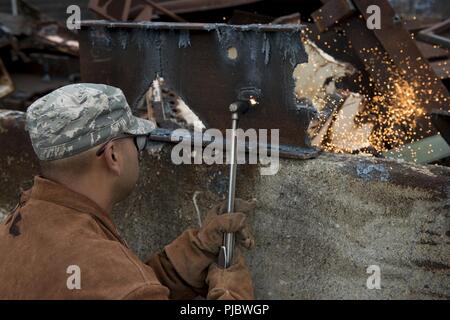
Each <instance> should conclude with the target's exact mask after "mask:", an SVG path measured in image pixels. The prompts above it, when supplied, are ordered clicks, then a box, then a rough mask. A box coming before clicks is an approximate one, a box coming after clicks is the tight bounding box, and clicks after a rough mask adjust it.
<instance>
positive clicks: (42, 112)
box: [27, 83, 155, 161]
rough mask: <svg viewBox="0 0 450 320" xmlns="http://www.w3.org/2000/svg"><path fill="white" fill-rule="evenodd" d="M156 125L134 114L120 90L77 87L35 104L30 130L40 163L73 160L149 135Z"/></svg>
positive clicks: (29, 119)
mask: <svg viewBox="0 0 450 320" xmlns="http://www.w3.org/2000/svg"><path fill="white" fill-rule="evenodd" d="M154 128H155V125H154V124H153V123H152V122H150V121H148V120H144V119H141V118H138V117H135V116H133V115H132V113H131V109H130V107H129V105H128V103H127V101H126V98H125V96H124V94H123V92H122V90H120V89H119V88H115V87H112V86H108V85H104V84H94V83H78V84H71V85H68V86H64V87H61V88H59V89H56V90H55V91H53V92H51V93H49V94H47V95H45V96H44V97H42V98H40V99H38V100H36V101H35V102H34V103H33V104H32V105H31V106H30V107H29V108H28V110H27V130H28V132H29V134H30V137H31V142H32V144H33V148H34V151H35V152H36V154H37V156H38V158H39V159H40V160H46V161H49V160H57V159H62V158H66V157H70V156H73V155H75V154H78V153H80V152H83V151H86V150H88V149H90V148H92V147H94V146H97V145H99V144H102V143H104V142H106V141H108V140H109V139H111V138H114V137H116V136H118V135H122V134H131V135H142V134H148V133H150V132H151V131H152V130H153V129H154Z"/></svg>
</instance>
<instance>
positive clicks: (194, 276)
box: [164, 199, 255, 289]
mask: <svg viewBox="0 0 450 320" xmlns="http://www.w3.org/2000/svg"><path fill="white" fill-rule="evenodd" d="M225 208H226V203H225V202H224V203H222V204H220V205H216V206H215V207H213V208H212V209H211V210H209V211H208V214H207V216H206V219H205V221H204V223H203V224H202V227H201V228H200V229H188V230H186V231H185V232H183V233H182V234H181V235H180V236H179V237H178V238H177V239H175V240H174V241H173V242H172V243H170V244H169V245H167V246H166V247H165V248H164V251H165V253H166V255H167V257H168V259H169V260H170V262H171V264H172V265H173V267H174V268H175V269H176V271H177V273H178V274H179V275H180V276H181V278H182V279H183V280H184V281H185V282H186V283H188V284H189V285H190V286H192V287H193V288H197V289H201V288H204V287H205V279H206V275H207V273H208V267H209V265H210V264H211V263H213V262H216V261H217V259H218V256H217V255H218V252H219V248H220V247H221V246H222V241H223V234H224V233H226V232H233V233H236V247H238V246H239V245H241V246H243V247H245V248H247V249H250V248H252V247H253V245H254V243H255V242H254V239H253V236H252V234H251V231H250V228H249V226H248V224H247V222H246V214H249V213H251V212H252V211H253V210H254V208H255V203H254V202H248V201H244V200H241V199H236V200H235V210H234V211H236V213H232V214H225V215H221V213H223V212H225Z"/></svg>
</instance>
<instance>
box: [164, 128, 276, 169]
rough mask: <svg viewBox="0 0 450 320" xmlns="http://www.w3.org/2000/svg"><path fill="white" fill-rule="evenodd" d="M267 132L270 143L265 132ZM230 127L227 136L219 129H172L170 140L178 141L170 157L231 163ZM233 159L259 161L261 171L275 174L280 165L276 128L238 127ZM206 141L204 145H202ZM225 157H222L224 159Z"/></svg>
mask: <svg viewBox="0 0 450 320" xmlns="http://www.w3.org/2000/svg"><path fill="white" fill-rule="evenodd" d="M269 134H270V144H269V143H268V136H269ZM232 139H233V131H232V130H231V129H227V130H226V139H224V137H223V134H222V132H221V131H220V130H218V129H208V130H205V131H197V130H196V131H194V133H193V134H191V133H190V131H188V130H186V129H177V130H174V131H173V132H172V134H171V140H172V141H179V143H178V144H177V145H175V146H174V147H173V148H172V153H171V159H172V162H173V163H174V164H176V165H179V164H208V165H211V164H224V163H225V164H230V163H231V161H232V150H231V141H232ZM236 141H237V143H236V163H237V164H260V165H262V167H261V169H260V172H261V175H274V174H276V173H277V172H278V170H279V168H280V162H279V129H271V130H270V131H269V130H267V129H259V130H258V131H256V129H247V130H245V131H244V130H243V129H237V130H236ZM205 142H206V144H207V145H206V147H205ZM224 159H225V161H224Z"/></svg>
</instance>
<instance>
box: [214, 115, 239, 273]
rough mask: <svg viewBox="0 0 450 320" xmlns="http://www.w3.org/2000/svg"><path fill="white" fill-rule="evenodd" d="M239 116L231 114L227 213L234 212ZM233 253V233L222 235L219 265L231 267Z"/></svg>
mask: <svg viewBox="0 0 450 320" xmlns="http://www.w3.org/2000/svg"><path fill="white" fill-rule="evenodd" d="M238 120H239V116H238V113H237V112H233V113H232V114H231V121H232V122H231V150H230V151H231V155H230V179H229V182H228V198H227V213H232V212H234V198H235V191H236V169H237V159H236V157H237V155H236V152H237V136H236V130H237V126H238ZM233 251H234V233H226V234H224V235H223V245H222V247H221V248H220V251H219V265H220V266H221V267H222V268H224V269H225V268H228V267H229V266H230V265H231V261H232V259H233Z"/></svg>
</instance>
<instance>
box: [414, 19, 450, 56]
mask: <svg viewBox="0 0 450 320" xmlns="http://www.w3.org/2000/svg"><path fill="white" fill-rule="evenodd" d="M444 31H446V32H448V31H450V18H449V19H447V20H445V21H442V22H440V23H438V24H435V25H433V26H431V27H429V28H427V29H425V30H422V31H420V32H419V34H418V38H419V39H421V40H422V41H425V42H428V43H431V44H437V45H440V46H442V47H444V48H447V49H450V38H449V37H446V36H444V35H442V34H441V33H443V32H444Z"/></svg>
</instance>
